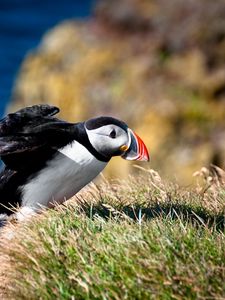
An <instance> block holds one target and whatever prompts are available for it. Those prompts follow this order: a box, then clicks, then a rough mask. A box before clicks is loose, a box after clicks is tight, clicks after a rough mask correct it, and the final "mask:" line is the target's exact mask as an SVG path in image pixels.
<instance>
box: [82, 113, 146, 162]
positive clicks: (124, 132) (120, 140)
mask: <svg viewBox="0 0 225 300" xmlns="http://www.w3.org/2000/svg"><path fill="white" fill-rule="evenodd" d="M84 126H85V130H86V133H87V135H88V139H89V142H90V143H91V145H92V147H93V148H94V149H95V150H96V151H97V152H98V153H99V154H101V155H102V156H103V157H105V158H107V159H108V160H109V159H110V158H111V157H112V156H118V155H120V156H121V157H122V158H124V159H126V160H142V161H148V160H149V154H148V150H147V148H146V146H145V144H144V142H143V141H142V140H141V138H140V137H139V136H138V135H137V134H136V133H135V132H133V131H132V130H131V129H130V128H128V126H127V125H126V124H125V123H124V122H122V121H120V120H117V119H115V118H112V117H98V118H94V119H90V120H88V121H86V122H85V123H84Z"/></svg>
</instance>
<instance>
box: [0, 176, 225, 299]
mask: <svg viewBox="0 0 225 300" xmlns="http://www.w3.org/2000/svg"><path fill="white" fill-rule="evenodd" d="M207 179H208V178H207ZM224 196H225V190H224V188H223V187H222V185H221V184H219V181H218V180H217V181H213V182H212V180H211V184H210V185H209V186H208V185H207V188H206V186H204V187H201V186H198V187H197V188H195V189H191V188H185V189H182V188H180V187H178V186H176V185H175V184H172V183H170V184H166V183H164V182H163V181H162V180H161V178H160V177H159V176H158V174H157V173H156V172H154V171H152V170H146V171H145V172H144V173H143V175H142V176H138V177H135V178H130V179H129V180H127V181H124V182H122V183H117V182H111V183H109V182H107V181H104V182H103V183H102V184H101V185H99V186H92V187H91V188H90V189H89V190H88V191H85V192H83V193H82V194H80V195H79V197H76V198H74V199H73V200H72V201H69V202H68V203H67V204H66V205H65V206H59V207H57V208H56V209H55V210H49V211H46V212H44V214H42V215H40V216H38V217H35V218H33V219H32V221H29V222H27V223H25V224H20V225H17V226H16V227H13V231H14V234H15V232H16V234H15V236H14V237H13V238H12V239H11V240H10V241H9V240H7V239H4V241H3V242H2V249H1V252H2V255H4V256H7V258H8V260H7V274H6V275H7V277H8V280H7V288H6V295H7V296H8V297H9V299H165V300H166V299H224V298H225V284H224V282H225V251H224V249H225V235H224V223H225V222H224V219H225V217H224V199H225V197H224ZM12 226H13V225H12ZM6 275H5V276H6Z"/></svg>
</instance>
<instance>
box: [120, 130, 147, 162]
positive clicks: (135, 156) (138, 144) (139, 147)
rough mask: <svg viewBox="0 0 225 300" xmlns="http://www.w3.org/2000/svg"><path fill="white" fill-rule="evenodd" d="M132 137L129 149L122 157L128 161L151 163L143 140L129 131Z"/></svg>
mask: <svg viewBox="0 0 225 300" xmlns="http://www.w3.org/2000/svg"><path fill="white" fill-rule="evenodd" d="M128 134H129V137H130V142H129V148H128V150H127V151H126V152H125V153H124V154H123V155H122V158H124V159H126V160H139V161H149V154H148V149H147V147H146V146H145V144H144V142H143V141H142V139H141V138H140V137H139V136H138V135H137V134H136V133H135V132H133V131H132V130H131V129H128Z"/></svg>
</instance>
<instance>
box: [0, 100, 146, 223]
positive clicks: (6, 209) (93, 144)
mask: <svg viewBox="0 0 225 300" xmlns="http://www.w3.org/2000/svg"><path fill="white" fill-rule="evenodd" d="M58 112H59V109H58V108H57V107H54V106H49V105H34V106H31V107H26V108H24V109H21V110H19V111H17V112H15V113H12V114H8V115H7V116H6V117H5V118H4V119H2V120H1V121H0V157H1V160H2V161H3V162H4V164H5V166H4V169H3V170H2V172H1V173H0V214H8V215H9V214H11V213H12V208H13V207H18V206H19V207H20V210H19V212H18V213H17V214H18V218H24V217H26V216H27V215H28V214H32V213H33V212H36V211H38V210H39V209H40V208H41V207H51V206H52V204H53V203H62V202H64V201H65V200H66V199H69V198H70V197H72V196H73V195H75V194H76V193H77V192H78V191H79V190H81V189H82V188H83V187H84V186H85V185H87V184H88V183H89V182H90V181H91V180H93V179H94V178H95V177H96V176H97V175H98V174H99V173H100V172H101V171H102V170H103V169H104V168H105V166H106V165H107V163H108V162H109V161H110V159H111V158H112V157H113V156H119V155H120V156H121V157H122V158H124V159H127V160H142V161H148V160H149V155H148V151H147V148H146V146H145V144H144V143H143V141H142V140H141V139H140V138H139V137H138V136H137V135H136V134H135V133H134V132H133V131H132V130H131V129H129V128H128V126H127V125H126V124H125V123H124V122H122V121H120V120H117V119H115V118H112V117H97V118H94V119H90V120H88V121H85V122H79V123H68V122H65V121H62V120H60V119H57V118H55V117H53V116H54V115H55V114H57V113H58Z"/></svg>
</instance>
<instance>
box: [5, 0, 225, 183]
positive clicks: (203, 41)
mask: <svg viewBox="0 0 225 300" xmlns="http://www.w3.org/2000/svg"><path fill="white" fill-rule="evenodd" d="M0 54H1V63H0V98H1V101H2V102H1V110H2V113H3V111H4V110H6V111H7V112H8V111H13V110H16V109H18V108H20V107H23V106H26V105H31V104H35V103H50V104H54V105H57V106H59V107H60V108H61V115H60V117H62V118H65V119H67V120H70V121H74V122H75V121H79V120H84V119H88V118H91V117H93V116H97V115H112V116H115V117H118V118H120V119H122V120H124V121H125V122H126V123H128V125H129V126H130V127H131V128H133V129H135V131H136V132H137V133H138V134H139V135H140V136H141V137H142V138H143V140H144V141H145V142H146V145H147V146H148V148H149V151H150V157H151V162H150V163H149V164H148V163H146V164H141V165H142V166H144V167H151V168H154V169H156V170H157V171H159V173H160V174H161V175H162V177H164V178H170V179H176V180H178V182H180V183H181V184H184V185H187V184H190V183H191V182H192V174H193V172H195V171H196V170H198V169H200V168H201V167H203V166H206V167H207V166H208V165H209V164H210V163H213V164H216V165H218V166H220V167H224V164H225V1H224V0H217V1H211V0H198V1H196V0H170V1H167V0H98V1H97V0H96V1H91V0H90V1H88V0H87V1H84V0H83V1H76V0H73V1H72V0H64V1H58V2H57V1H53V0H47V1H41V0H39V1H38V0H33V1H32V0H1V1H0ZM15 75H16V76H15ZM13 82H14V84H13ZM12 86H13V88H12ZM6 104H7V106H6ZM5 107H7V108H5ZM134 172H137V169H135V168H134V167H133V166H132V164H131V163H129V162H126V161H123V160H121V159H120V158H116V159H113V161H112V162H111V164H110V165H109V167H108V168H107V169H106V172H105V175H106V176H110V177H114V178H115V177H118V176H120V177H126V176H127V175H128V174H130V173H134Z"/></svg>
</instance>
